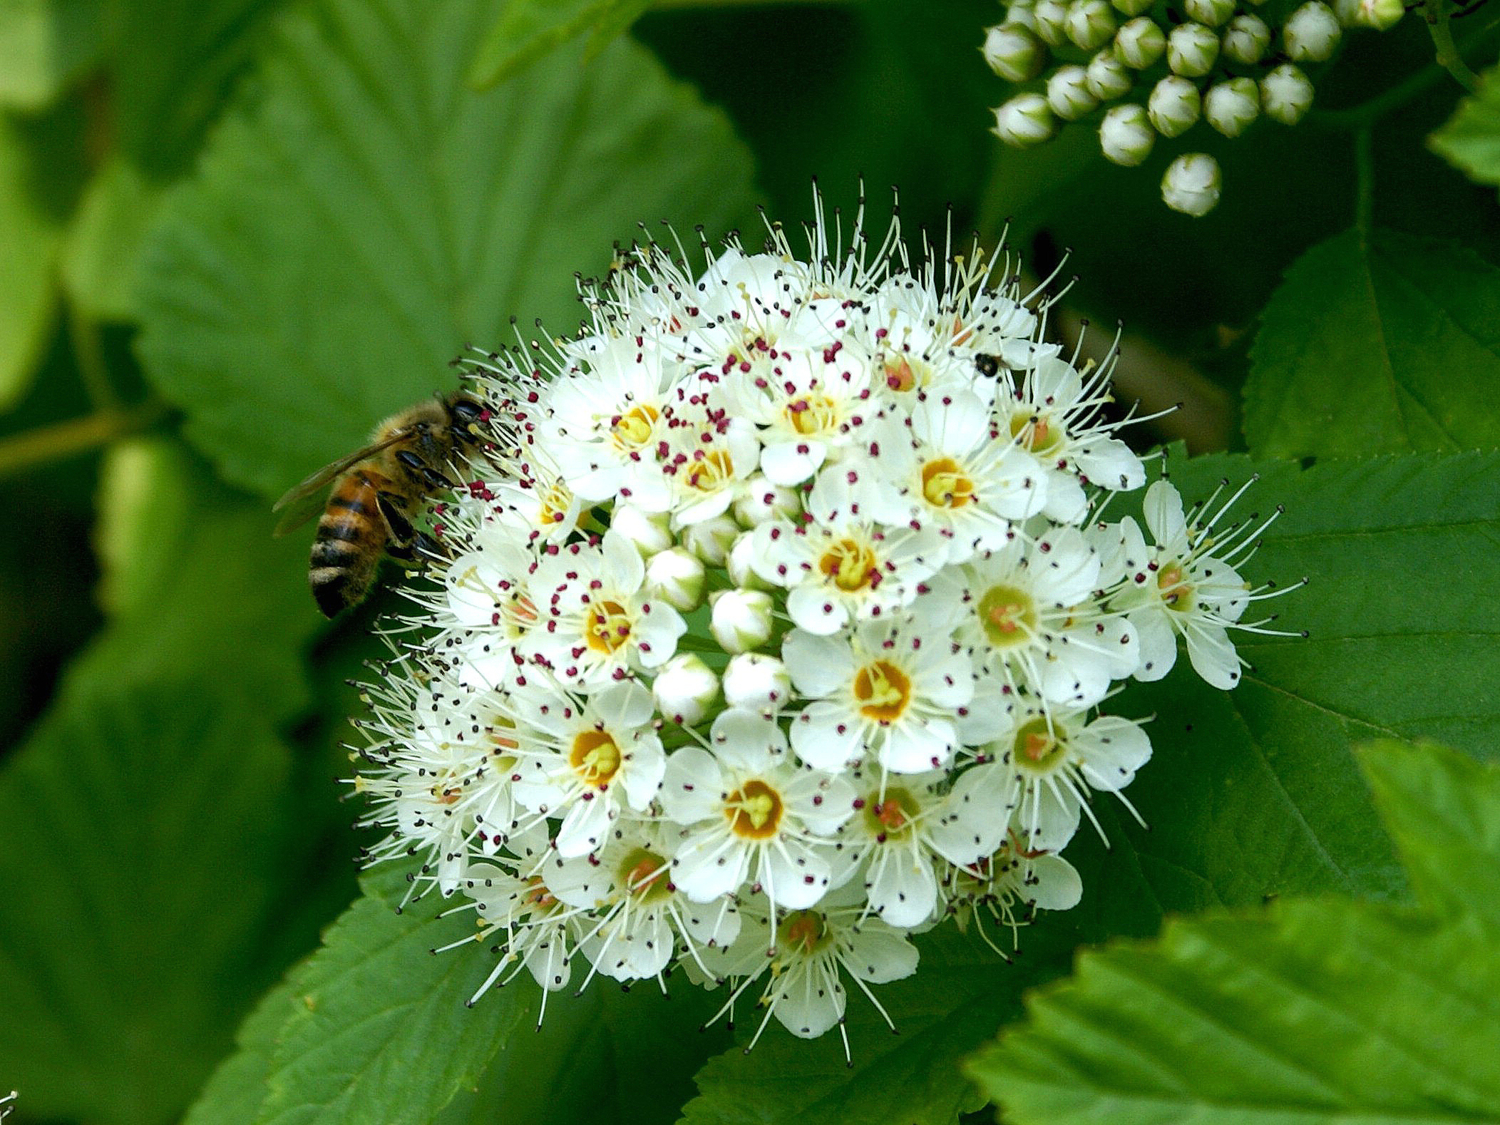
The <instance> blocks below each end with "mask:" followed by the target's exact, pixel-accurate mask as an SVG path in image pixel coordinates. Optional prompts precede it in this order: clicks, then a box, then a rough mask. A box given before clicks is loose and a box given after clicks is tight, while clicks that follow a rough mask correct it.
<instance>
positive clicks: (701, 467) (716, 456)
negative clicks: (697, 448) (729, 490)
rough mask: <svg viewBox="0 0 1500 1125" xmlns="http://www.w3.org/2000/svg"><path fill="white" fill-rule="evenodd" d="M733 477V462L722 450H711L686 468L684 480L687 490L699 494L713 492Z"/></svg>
mask: <svg viewBox="0 0 1500 1125" xmlns="http://www.w3.org/2000/svg"><path fill="white" fill-rule="evenodd" d="M733 477H734V462H733V461H732V460H730V457H729V454H728V453H726V452H725V451H724V450H722V449H711V450H709V451H708V452H707V453H705V454H704V455H703V456H702V457H700V458H698V460H696V461H694V462H693V463H692V465H691V466H689V467H688V470H687V473H686V480H687V484H688V487H689V488H696V489H697V490H698V491H699V492H713V491H714V490H715V489H716V488H718V487H719V486H720V485H722V484H723V483H724V482H725V481H728V480H731V479H733Z"/></svg>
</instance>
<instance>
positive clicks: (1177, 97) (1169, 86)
mask: <svg viewBox="0 0 1500 1125" xmlns="http://www.w3.org/2000/svg"><path fill="white" fill-rule="evenodd" d="M1202 111H1203V98H1202V96H1201V95H1200V94H1199V93H1198V87H1197V86H1194V85H1193V84H1192V83H1191V82H1189V81H1188V80H1187V79H1186V78H1182V77H1180V76H1179V75H1176V74H1169V75H1167V76H1166V77H1165V78H1163V79H1162V80H1161V81H1160V82H1158V83H1157V84H1156V85H1155V86H1153V87H1152V88H1151V96H1150V97H1149V98H1147V99H1146V115H1147V116H1148V117H1149V118H1150V119H1151V124H1152V126H1153V127H1154V128H1155V129H1156V131H1157V132H1158V133H1160V134H1161V135H1162V136H1164V137H1180V136H1182V134H1183V133H1186V132H1187V131H1188V130H1189V129H1191V128H1192V127H1193V126H1194V125H1195V124H1197V122H1198V115H1199V114H1200V113H1202Z"/></svg>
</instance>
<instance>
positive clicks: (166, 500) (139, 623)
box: [81, 439, 323, 719]
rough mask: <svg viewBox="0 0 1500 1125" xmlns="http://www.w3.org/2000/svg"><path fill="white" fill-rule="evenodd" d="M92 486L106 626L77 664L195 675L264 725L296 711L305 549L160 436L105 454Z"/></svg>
mask: <svg viewBox="0 0 1500 1125" xmlns="http://www.w3.org/2000/svg"><path fill="white" fill-rule="evenodd" d="M101 482H102V484H101V494H100V504H99V507H100V511H101V522H100V524H99V528H98V530H97V533H96V540H97V542H98V545H99V550H100V555H101V557H102V559H103V560H104V564H105V572H104V580H103V584H102V587H101V600H102V602H103V604H104V605H105V607H106V609H108V610H109V611H110V612H111V613H112V614H113V619H112V621H111V627H110V628H109V629H106V630H105V631H104V633H103V634H102V635H101V636H100V637H99V639H98V640H97V641H96V642H95V643H94V645H93V646H91V648H90V649H89V650H88V651H87V652H86V653H85V654H84V655H83V656H82V658H81V666H82V667H83V668H84V669H86V670H88V671H89V672H90V674H98V675H100V676H122V675H128V676H129V677H130V678H131V679H132V680H134V681H135V682H138V683H146V682H150V681H151V680H153V679H164V678H171V677H172V676H173V675H175V674H176V672H177V670H178V669H181V668H183V667H195V668H198V669H199V670H201V671H205V672H206V671H212V672H214V673H216V674H218V675H220V676H223V677H225V680H226V682H229V683H232V685H233V688H234V690H235V691H238V692H242V693H243V694H244V695H245V696H246V697H248V698H253V699H256V700H257V701H258V704H259V706H260V707H261V709H262V711H263V712H264V713H265V714H266V715H267V717H268V718H270V719H286V718H289V717H291V716H292V715H294V714H296V713H297V712H298V711H299V710H300V709H301V708H302V707H304V706H305V705H306V702H307V688H306V685H305V683H304V674H303V668H302V647H303V645H304V643H305V642H306V641H307V640H308V639H309V638H310V637H311V636H312V635H313V633H314V632H316V631H317V630H318V629H319V628H321V627H322V624H323V621H322V618H321V617H320V616H319V615H318V613H317V610H316V608H315V606H314V605H313V602H312V597H311V595H310V594H309V593H308V590H307V555H306V547H305V546H304V545H302V544H300V543H295V542H293V541H291V540H288V539H274V538H272V535H271V530H272V528H273V527H274V526H275V519H274V517H273V516H272V515H271V513H270V511H269V510H268V509H267V507H266V505H265V504H264V503H263V502H262V501H259V500H255V499H252V498H250V497H247V496H245V495H244V494H243V493H240V492H236V491H234V490H231V489H228V488H226V487H224V486H223V485H221V484H219V483H218V482H217V481H216V480H214V478H213V476H212V474H211V473H210V472H209V471H208V469H207V467H206V466H204V465H203V464H202V462H201V461H199V460H197V459H196V458H195V457H194V456H193V455H192V454H191V453H189V452H188V451H187V450H185V449H184V448H183V447H182V446H181V445H179V444H176V443H173V442H170V441H166V440H164V439H141V440H139V441H134V442H128V443H124V444H121V445H118V446H116V447H114V448H112V449H111V450H110V451H109V453H108V454H107V456H106V459H105V463H104V467H103V471H102V474H101Z"/></svg>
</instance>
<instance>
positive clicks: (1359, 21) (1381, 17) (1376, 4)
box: [1337, 0, 1406, 31]
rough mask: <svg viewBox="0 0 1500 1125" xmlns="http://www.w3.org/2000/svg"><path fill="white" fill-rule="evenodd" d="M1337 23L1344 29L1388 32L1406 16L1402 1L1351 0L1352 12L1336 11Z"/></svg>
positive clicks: (1341, 9) (1339, 9) (1340, 9)
mask: <svg viewBox="0 0 1500 1125" xmlns="http://www.w3.org/2000/svg"><path fill="white" fill-rule="evenodd" d="M1337 11H1338V17H1339V22H1340V23H1341V24H1343V25H1344V26H1345V27H1373V28H1374V29H1375V30H1376V31H1389V30H1390V29H1391V28H1393V27H1395V26H1396V25H1397V24H1398V23H1400V22H1401V17H1402V16H1404V15H1406V5H1405V4H1404V3H1403V2H1402V0H1352V10H1351V11H1349V12H1348V13H1345V11H1344V10H1343V8H1342V7H1340V8H1338V9H1337Z"/></svg>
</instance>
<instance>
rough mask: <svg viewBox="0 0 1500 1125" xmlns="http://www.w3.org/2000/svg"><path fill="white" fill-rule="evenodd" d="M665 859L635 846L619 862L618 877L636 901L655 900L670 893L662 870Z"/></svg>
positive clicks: (663, 869)
mask: <svg viewBox="0 0 1500 1125" xmlns="http://www.w3.org/2000/svg"><path fill="white" fill-rule="evenodd" d="M666 869H667V861H666V860H664V859H663V858H662V857H661V856H659V855H657V854H656V853H655V852H651V851H647V850H646V849H645V848H635V849H632V850H631V852H630V853H629V854H628V855H627V856H626V857H625V858H624V859H623V860H622V861H621V862H620V866H619V868H618V877H619V881H620V884H621V885H622V886H624V888H625V891H626V893H627V894H629V895H631V896H632V897H634V898H635V899H636V901H638V902H656V901H658V900H660V899H664V898H666V897H667V896H668V895H669V894H671V893H672V892H671V890H670V889H669V888H668V886H667V882H668V881H667V879H666V878H664V877H662V874H661V873H662V872H664V871H665V870H666Z"/></svg>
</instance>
